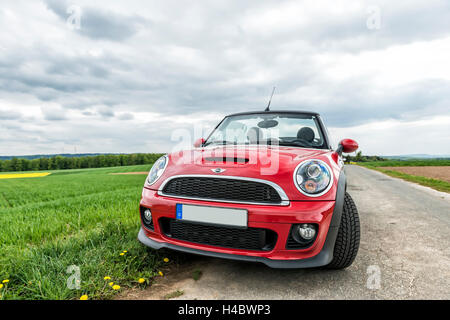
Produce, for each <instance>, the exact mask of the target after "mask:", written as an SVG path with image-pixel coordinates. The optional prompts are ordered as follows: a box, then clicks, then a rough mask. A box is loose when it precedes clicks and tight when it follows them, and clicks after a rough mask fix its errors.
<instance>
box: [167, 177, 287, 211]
mask: <svg viewBox="0 0 450 320" xmlns="http://www.w3.org/2000/svg"><path fill="white" fill-rule="evenodd" d="M162 194H163V195H167V196H175V197H181V198H194V199H205V200H214V201H228V202H243V203H246V202H247V203H261V204H281V203H282V199H281V197H280V194H279V193H278V192H277V190H275V188H274V187H273V186H271V185H269V184H266V183H264V182H258V181H252V180H240V179H233V178H209V177H178V178H173V179H171V180H169V181H168V182H167V183H166V184H165V185H164V187H163V189H162Z"/></svg>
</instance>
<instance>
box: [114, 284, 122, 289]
mask: <svg viewBox="0 0 450 320" xmlns="http://www.w3.org/2000/svg"><path fill="white" fill-rule="evenodd" d="M112 288H113V289H114V290H119V289H120V286H118V285H117V284H116V285H114V286H113V287H112Z"/></svg>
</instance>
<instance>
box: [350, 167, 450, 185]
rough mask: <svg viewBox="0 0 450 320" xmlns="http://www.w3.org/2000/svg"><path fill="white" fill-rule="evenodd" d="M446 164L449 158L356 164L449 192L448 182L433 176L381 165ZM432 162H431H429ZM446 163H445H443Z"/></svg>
mask: <svg viewBox="0 0 450 320" xmlns="http://www.w3.org/2000/svg"><path fill="white" fill-rule="evenodd" d="M399 163H401V164H399ZM421 163H422V164H423V165H422V166H429V165H430V166H448V165H450V161H449V160H407V161H376V162H358V165H361V166H363V167H366V168H368V169H372V170H377V171H380V172H382V173H385V174H387V175H389V176H391V177H395V178H400V179H403V180H406V181H410V182H415V183H418V184H420V185H422V186H426V187H430V188H433V189H435V190H438V191H443V192H448V193H450V183H449V182H447V181H442V180H438V179H433V178H427V177H422V176H415V175H412V174H407V173H402V172H398V171H394V170H388V169H385V168H383V167H406V166H421V165H420V164H421ZM430 163H432V164H430ZM445 163H447V164H445Z"/></svg>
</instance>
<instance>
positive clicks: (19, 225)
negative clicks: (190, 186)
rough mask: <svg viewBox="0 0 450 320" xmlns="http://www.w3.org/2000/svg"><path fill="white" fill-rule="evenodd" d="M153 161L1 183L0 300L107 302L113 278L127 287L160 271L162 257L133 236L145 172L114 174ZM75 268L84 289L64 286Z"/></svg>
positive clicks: (0, 181)
mask: <svg viewBox="0 0 450 320" xmlns="http://www.w3.org/2000/svg"><path fill="white" fill-rule="evenodd" d="M150 166H151V165H143V166H130V167H115V168H102V169H84V170H64V171H52V174H51V175H49V176H46V177H41V178H25V179H4V180H0V228H1V229H0V249H1V254H0V282H1V281H2V280H3V279H9V283H7V284H6V285H5V286H4V287H3V288H2V289H0V299H78V298H79V297H80V296H82V295H84V294H87V295H88V297H89V299H105V298H111V297H112V296H113V295H114V293H115V292H116V291H114V290H113V289H112V288H111V287H110V286H109V285H108V284H107V283H108V282H110V281H112V282H114V283H115V284H118V285H120V286H121V290H123V289H124V288H127V287H130V286H133V285H136V281H137V279H139V278H144V279H149V278H152V277H153V276H155V275H157V273H158V268H159V267H160V266H161V265H162V264H163V262H162V257H161V256H159V254H158V253H155V252H151V253H150V251H148V250H147V249H146V248H145V247H144V246H143V245H141V244H140V243H139V242H138V241H137V240H136V236H137V233H138V231H139V215H138V203H139V199H140V196H141V191H142V186H143V183H144V179H145V175H111V174H109V173H115V172H132V171H146V170H149V168H150ZM124 250H126V251H127V252H126V253H125V254H124V255H123V256H120V253H121V252H123V251H124ZM72 265H74V266H77V267H79V270H80V276H81V283H80V285H81V288H80V289H79V290H76V289H69V288H68V286H67V281H68V279H69V277H70V276H71V275H73V273H71V272H69V273H68V272H67V269H68V268H69V267H70V266H72ZM105 276H109V277H111V280H108V281H106V280H104V279H103V278H104V277H105Z"/></svg>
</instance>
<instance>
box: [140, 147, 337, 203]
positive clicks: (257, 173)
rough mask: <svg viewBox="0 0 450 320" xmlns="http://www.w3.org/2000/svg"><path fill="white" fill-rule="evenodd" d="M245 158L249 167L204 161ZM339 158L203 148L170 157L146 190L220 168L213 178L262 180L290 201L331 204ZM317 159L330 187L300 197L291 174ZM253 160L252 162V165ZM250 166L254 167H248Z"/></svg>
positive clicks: (288, 150)
mask: <svg viewBox="0 0 450 320" xmlns="http://www.w3.org/2000/svg"><path fill="white" fill-rule="evenodd" d="M233 157H239V158H246V159H249V163H230V162H229V161H228V162H223V163H220V162H217V161H206V159H207V158H233ZM338 158H339V156H338V155H337V153H336V152H334V151H331V150H321V149H304V148H292V147H274V148H273V147H270V146H259V147H256V146H255V147H250V148H248V147H247V148H246V149H243V150H241V149H240V148H239V147H215V148H202V149H198V150H186V151H180V152H178V153H176V154H171V155H169V161H170V163H171V164H174V165H169V166H168V167H167V169H166V170H165V172H164V173H163V175H162V176H161V178H160V179H159V180H158V181H157V182H156V183H155V184H153V185H151V186H148V185H147V184H146V186H145V187H146V188H149V189H151V190H158V189H159V187H160V186H161V184H162V183H163V182H164V181H165V180H166V179H167V178H169V177H172V176H176V175H185V174H190V175H195V174H206V175H212V172H211V169H212V168H217V167H220V168H223V169H226V170H227V171H225V172H223V173H221V174H214V175H215V176H220V175H224V176H245V177H248V178H256V179H264V180H268V181H272V182H275V183H276V184H278V185H279V186H280V187H281V188H282V189H283V190H284V191H285V193H286V195H287V196H288V198H289V199H290V200H291V201H326V200H327V201H332V200H335V199H336V186H337V181H338V179H339V173H340V171H341V168H342V166H343V164H342V163H341V164H339V159H338ZM273 159H277V161H278V166H277V167H278V169H277V171H276V174H267V175H261V172H262V171H263V170H266V171H267V172H268V173H270V168H271V167H272V168H273V167H275V166H274V165H273V163H272V161H271V160H273ZM307 159H318V160H323V161H325V162H326V163H327V164H328V165H329V166H330V167H331V169H332V170H331V171H332V174H333V186H332V188H331V189H330V190H329V191H328V192H327V193H326V194H324V195H323V196H320V197H316V198H311V197H309V196H306V195H304V194H302V193H300V192H299V191H298V189H297V187H296V186H295V183H294V180H293V171H294V170H295V167H296V166H297V165H298V164H299V163H301V162H302V161H304V160H307ZM252 160H254V161H252ZM251 162H253V163H251Z"/></svg>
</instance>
